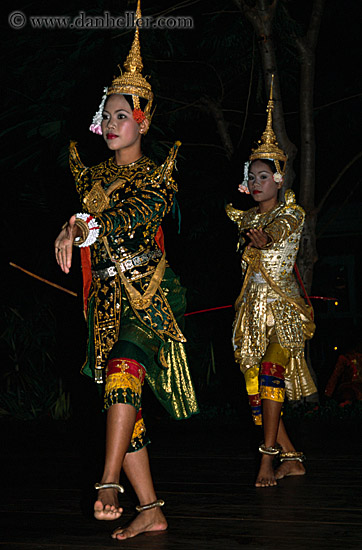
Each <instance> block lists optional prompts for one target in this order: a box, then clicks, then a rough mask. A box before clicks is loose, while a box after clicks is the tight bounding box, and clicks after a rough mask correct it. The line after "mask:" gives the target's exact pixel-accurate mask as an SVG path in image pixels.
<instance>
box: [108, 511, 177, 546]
mask: <svg viewBox="0 0 362 550" xmlns="http://www.w3.org/2000/svg"><path fill="white" fill-rule="evenodd" d="M166 529H167V521H166V518H165V516H164V515H163V513H162V512H161V510H160V508H152V509H151V510H145V511H144V512H140V513H139V514H138V516H137V517H136V518H135V519H134V520H133V521H132V523H131V524H130V525H129V526H128V527H125V528H123V527H119V528H118V529H116V530H115V531H114V532H113V533H112V538H114V539H117V540H124V539H129V538H132V537H136V536H137V535H140V534H141V533H148V532H151V531H165V530H166Z"/></svg>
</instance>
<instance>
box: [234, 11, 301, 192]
mask: <svg viewBox="0 0 362 550" xmlns="http://www.w3.org/2000/svg"><path fill="white" fill-rule="evenodd" d="M234 1H235V4H236V5H237V6H238V7H239V9H240V10H241V11H242V13H243V14H244V15H245V17H246V18H247V19H248V20H249V21H250V23H251V24H252V26H253V28H254V30H255V33H256V35H257V37H258V44H259V51H260V55H261V59H262V64H263V72H264V82H265V89H266V96H267V98H269V91H270V84H271V76H272V74H274V85H273V97H274V102H275V104H274V113H273V127H274V131H275V133H276V136H277V139H278V142H279V145H280V147H281V148H282V149H283V151H284V152H285V153H287V155H288V166H287V172H286V175H285V178H284V185H283V189H288V188H289V187H291V186H292V183H293V181H294V178H295V173H294V170H293V161H294V159H295V156H296V154H297V148H296V146H295V145H294V143H292V142H291V141H290V139H289V137H288V134H287V130H286V127H285V122H284V112H283V104H282V99H281V91H280V82H279V76H278V68H277V61H276V56H275V47H274V42H273V38H272V28H273V20H274V13H275V9H276V5H277V0H273V1H272V3H270V2H269V1H268V0H256V2H255V5H254V6H252V7H251V6H249V5H248V4H246V2H245V1H244V0H234Z"/></svg>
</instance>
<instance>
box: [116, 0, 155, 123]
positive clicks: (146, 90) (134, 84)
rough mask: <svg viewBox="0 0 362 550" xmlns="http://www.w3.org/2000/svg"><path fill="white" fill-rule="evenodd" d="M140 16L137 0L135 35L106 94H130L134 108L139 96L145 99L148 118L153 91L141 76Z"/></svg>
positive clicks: (145, 111) (145, 112) (137, 105)
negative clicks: (120, 70)
mask: <svg viewBox="0 0 362 550" xmlns="http://www.w3.org/2000/svg"><path fill="white" fill-rule="evenodd" d="M141 17H142V14H141V2H140V0H138V2H137V10H136V30H135V36H134V39H133V44H132V47H131V49H130V51H129V54H128V56H127V59H126V61H125V62H124V68H125V71H124V72H123V73H122V74H121V75H120V76H117V77H116V78H115V79H114V80H113V82H112V84H111V86H110V87H109V88H108V91H107V95H111V94H128V95H131V96H132V99H133V106H134V108H135V109H139V108H140V105H139V98H140V97H142V98H144V99H147V105H146V107H145V109H144V114H145V116H146V117H147V118H148V117H149V115H150V112H151V106H152V100H153V93H152V89H151V84H150V83H149V82H147V80H146V79H145V78H144V77H143V76H142V69H143V63H142V57H141V45H140V37H139V28H138V26H137V20H139V19H140V18H141Z"/></svg>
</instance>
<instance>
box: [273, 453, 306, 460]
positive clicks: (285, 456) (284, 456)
mask: <svg viewBox="0 0 362 550" xmlns="http://www.w3.org/2000/svg"><path fill="white" fill-rule="evenodd" d="M279 460H280V462H288V460H297V461H298V462H304V461H305V456H304V454H303V453H301V452H297V451H289V452H288V453H280V455H279Z"/></svg>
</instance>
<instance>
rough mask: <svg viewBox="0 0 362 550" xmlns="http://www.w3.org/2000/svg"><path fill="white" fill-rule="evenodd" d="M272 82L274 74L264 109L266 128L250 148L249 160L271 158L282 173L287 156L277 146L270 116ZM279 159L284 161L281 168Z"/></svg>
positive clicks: (272, 103)
mask: <svg viewBox="0 0 362 550" xmlns="http://www.w3.org/2000/svg"><path fill="white" fill-rule="evenodd" d="M273 82H274V75H272V80H271V84H270V97H269V101H268V105H267V108H266V111H267V113H268V118H267V122H266V128H265V130H264V132H263V134H262V136H261V139H260V140H259V141H258V143H259V144H260V145H259V146H258V147H257V148H255V149H252V152H251V155H250V157H249V159H250V161H251V162H252V161H253V160H263V159H269V160H273V161H274V162H275V166H276V168H277V170H278V172H279V173H280V174H282V175H284V172H285V165H286V162H287V158H288V157H287V155H286V154H285V153H284V151H283V150H282V149H280V148H279V147H278V142H277V138H276V135H275V133H274V130H273V116H272V113H273V110H274V100H273ZM279 161H282V162H283V163H284V166H283V169H281V167H280V164H279Z"/></svg>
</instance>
